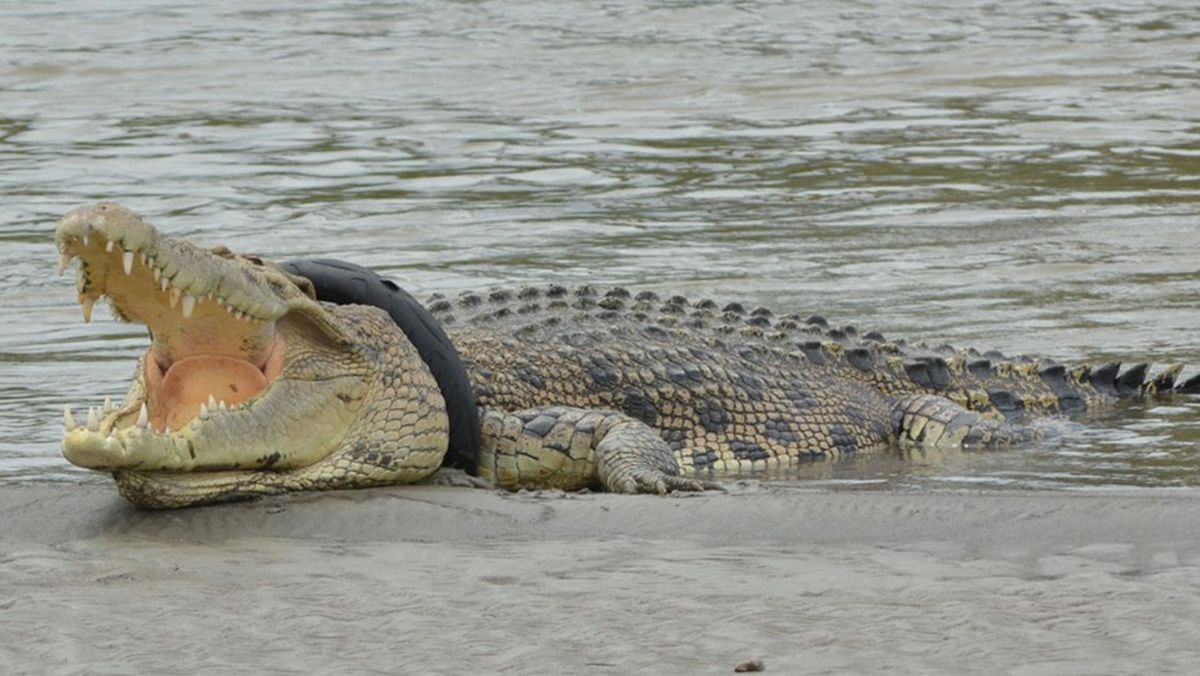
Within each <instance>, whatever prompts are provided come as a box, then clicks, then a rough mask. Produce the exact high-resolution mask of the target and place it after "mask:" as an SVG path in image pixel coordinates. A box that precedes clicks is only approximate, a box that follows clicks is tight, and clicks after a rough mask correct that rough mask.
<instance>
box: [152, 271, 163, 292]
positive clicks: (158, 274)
mask: <svg viewBox="0 0 1200 676" xmlns="http://www.w3.org/2000/svg"><path fill="white" fill-rule="evenodd" d="M160 279H162V268H160V267H155V268H154V281H156V282H157V281H158V280H160ZM164 290H165V287H164Z"/></svg>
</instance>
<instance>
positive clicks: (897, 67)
mask: <svg viewBox="0 0 1200 676" xmlns="http://www.w3.org/2000/svg"><path fill="white" fill-rule="evenodd" d="M966 4H968V3H917V2H898V3H893V2H879V1H874V2H871V1H864V2H855V3H843V2H822V3H770V2H755V1H747V2H737V3H729V2H719V3H703V2H673V3H665V2H608V3H603V4H601V3H587V4H584V3H580V4H566V3H560V2H548V1H545V0H541V1H530V2H510V1H507V0H506V1H502V2H501V1H497V2H470V3H466V2H462V3H460V2H453V3H452V2H408V3H400V4H392V3H387V4H385V3H372V2H350V3H342V4H340V5H339V6H338V7H337V8H329V9H325V8H318V7H315V6H314V7H308V8H297V7H294V6H291V5H290V4H284V3H272V2H262V1H258V0H249V1H247V2H239V3H197V4H195V5H186V4H184V5H181V4H179V3H166V2H142V1H138V0H134V1H131V2H128V3H123V4H122V5H121V6H120V8H114V7H115V5H114V4H113V3H103V2H86V1H80V2H74V3H70V5H69V6H68V5H41V4H26V3H2V4H0V194H2V195H3V199H2V200H0V369H2V375H0V482H12V481H26V480H45V481H77V480H87V479H86V477H88V476H89V475H88V474H86V473H84V472H82V471H78V470H75V469H73V468H72V467H70V466H68V465H67V464H66V462H65V461H64V460H62V458H61V457H60V455H59V453H58V440H59V435H60V427H61V410H62V406H63V404H64V403H68V402H70V403H73V404H76V405H80V404H82V405H87V404H89V403H90V404H95V403H99V401H100V400H102V399H103V397H104V396H105V395H112V396H114V397H117V396H121V395H122V394H123V393H124V383H125V382H126V379H127V378H128V375H129V374H130V372H131V371H132V362H133V360H134V359H135V356H136V355H137V354H138V352H139V350H140V349H142V347H143V345H144V337H143V333H142V331H141V330H139V329H137V328H135V327H130V326H127V325H122V324H117V323H114V322H113V321H112V320H111V319H110V318H109V317H108V315H107V312H105V311H104V310H98V312H97V317H98V319H97V321H95V322H93V323H92V324H90V325H85V324H83V323H82V321H81V320H80V315H79V311H78V308H77V307H76V306H75V305H74V304H73V302H72V299H73V296H74V294H73V290H72V285H71V282H70V280H69V279H65V280H64V279H59V278H58V277H57V276H56V275H55V274H54V265H55V255H54V251H53V248H52V245H51V235H50V233H51V230H52V228H53V224H54V221H55V220H56V219H57V217H58V216H60V215H61V214H62V213H63V212H65V211H67V210H68V209H70V208H73V207H75V206H78V205H80V204H86V203H89V202H92V201H96V200H99V199H102V198H111V199H117V200H120V201H121V202H124V203H126V204H127V205H129V206H131V207H133V208H135V209H137V210H138V211H140V212H142V213H144V214H146V215H148V216H149V217H151V219H152V220H153V221H154V222H156V223H157V224H159V225H160V226H162V227H164V228H165V229H166V230H168V231H170V232H172V233H176V234H184V235H188V236H191V237H193V238H195V239H196V240H198V241H201V242H205V243H226V244H228V245H230V246H231V247H233V248H235V249H238V250H247V251H256V252H260V253H263V254H266V255H270V256H274V257H295V256H305V255H323V256H337V257H341V258H346V259H350V260H354V261H357V262H359V263H363V264H366V265H370V266H373V267H375V268H377V269H379V270H381V271H383V272H385V273H387V274H389V275H391V276H393V277H395V278H396V279H398V280H401V281H402V282H403V283H404V284H405V285H407V286H408V287H409V288H411V289H413V290H415V291H432V290H435V289H436V290H446V289H450V290H456V289H464V288H469V287H487V286H491V285H499V284H522V283H530V282H547V281H554V282H576V281H588V282H592V283H595V284H607V283H620V284H627V285H634V286H640V287H648V288H654V289H671V290H683V291H684V292H687V293H691V294H709V295H713V296H715V297H718V298H722V299H731V300H732V299H736V300H741V301H743V302H746V303H748V304H752V305H759V304H762V305H769V306H773V307H776V308H779V309H781V310H784V311H795V312H804V313H810V312H816V313H820V314H823V315H825V316H827V317H829V318H830V319H831V320H832V321H834V322H835V323H853V324H854V325H856V326H858V327H860V329H866V328H869V329H875V330H879V331H882V332H884V333H885V334H888V335H898V336H905V337H908V338H910V339H927V340H930V341H936V342H939V343H940V342H943V341H949V342H951V343H953V344H956V345H964V344H970V345H975V346H978V347H980V348H998V349H1001V350H1002V351H1005V352H1010V351H1022V352H1034V353H1038V354H1042V355H1047V356H1051V357H1055V358H1059V359H1065V360H1110V359H1118V360H1124V361H1140V360H1152V361H1156V362H1164V363H1169V362H1186V363H1190V364H1193V365H1200V337H1198V336H1197V331H1196V327H1197V326H1198V325H1200V255H1198V254H1197V251H1198V250H1200V113H1198V112H1197V111H1200V13H1198V12H1196V10H1195V8H1194V6H1193V5H1192V3H1189V2H1138V1H1129V2H1101V3H1077V2H1063V3H1053V2H1045V1H1044V0H1038V1H1037V2H1025V1H1021V0H1018V1H1014V2H1006V3H995V4H990V5H980V6H975V7H958V5H966ZM1197 439H1200V402H1197V401H1196V400H1194V399H1193V400H1184V399H1177V400H1172V401H1162V402H1156V403H1154V404H1152V405H1148V406H1136V407H1121V408H1118V409H1116V410H1113V411H1109V412H1106V413H1104V414H1103V415H1101V416H1099V417H1098V418H1097V419H1094V420H1092V421H1089V426H1088V428H1087V429H1083V430H1080V431H1079V432H1078V433H1077V434H1074V435H1072V436H1071V437H1070V438H1069V439H1067V440H1066V441H1064V442H1061V443H1056V444H1054V445H1048V446H1044V447H1040V448H1031V449H1027V450H1022V451H1014V452H1006V453H989V454H951V455H949V456H941V455H939V456H922V457H916V458H909V457H898V456H884V457H877V458H858V459H855V460H853V461H851V462H845V463H839V464H831V463H823V464H820V465H814V466H813V467H810V468H806V469H805V470H804V473H805V478H807V479H809V480H811V481H815V482H822V483H829V484H832V485H836V486H846V487H858V486H867V487H873V486H884V487H913V488H923V489H924V488H969V487H976V486H988V487H1020V488H1030V487H1051V488H1064V489H1068V488H1069V489H1074V488H1099V487H1114V486H1182V487H1192V486H1197V485H1200V453H1198V452H1197V450H1196V445H1197V444H1196V441H1197ZM97 480H102V479H97Z"/></svg>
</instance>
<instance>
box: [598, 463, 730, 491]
mask: <svg viewBox="0 0 1200 676" xmlns="http://www.w3.org/2000/svg"><path fill="white" fill-rule="evenodd" d="M607 488H608V490H609V491H610V492H613V493H626V494H633V493H657V494H659V495H666V494H667V493H674V492H677V491H680V492H683V491H686V492H702V491H724V490H725V488H724V487H723V486H721V485H720V484H718V483H716V482H713V481H699V480H696V479H688V478H686V477H681V476H674V475H671V474H667V473H665V472H662V471H659V470H656V469H642V470H634V471H631V472H629V473H628V474H626V475H625V476H621V477H613V478H611V479H610V481H609V482H608V486H607Z"/></svg>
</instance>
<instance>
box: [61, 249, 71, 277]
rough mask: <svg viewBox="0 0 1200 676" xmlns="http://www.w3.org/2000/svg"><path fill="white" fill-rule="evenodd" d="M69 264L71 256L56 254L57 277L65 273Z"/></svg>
mask: <svg viewBox="0 0 1200 676" xmlns="http://www.w3.org/2000/svg"><path fill="white" fill-rule="evenodd" d="M70 264H71V255H70V254H68V253H60V254H58V276H59V277H62V274H63V273H64V272H66V271H67V266H68V265H70Z"/></svg>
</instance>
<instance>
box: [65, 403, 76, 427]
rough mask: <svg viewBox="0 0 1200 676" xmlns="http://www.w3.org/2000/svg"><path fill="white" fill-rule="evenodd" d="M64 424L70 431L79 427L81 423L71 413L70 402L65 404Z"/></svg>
mask: <svg viewBox="0 0 1200 676" xmlns="http://www.w3.org/2000/svg"><path fill="white" fill-rule="evenodd" d="M63 425H65V426H66V428H67V431H68V432H70V431H71V430H73V429H75V428H76V427H79V424H78V423H76V422H75V416H73V415H71V406H70V404H68V405H66V406H63Z"/></svg>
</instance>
